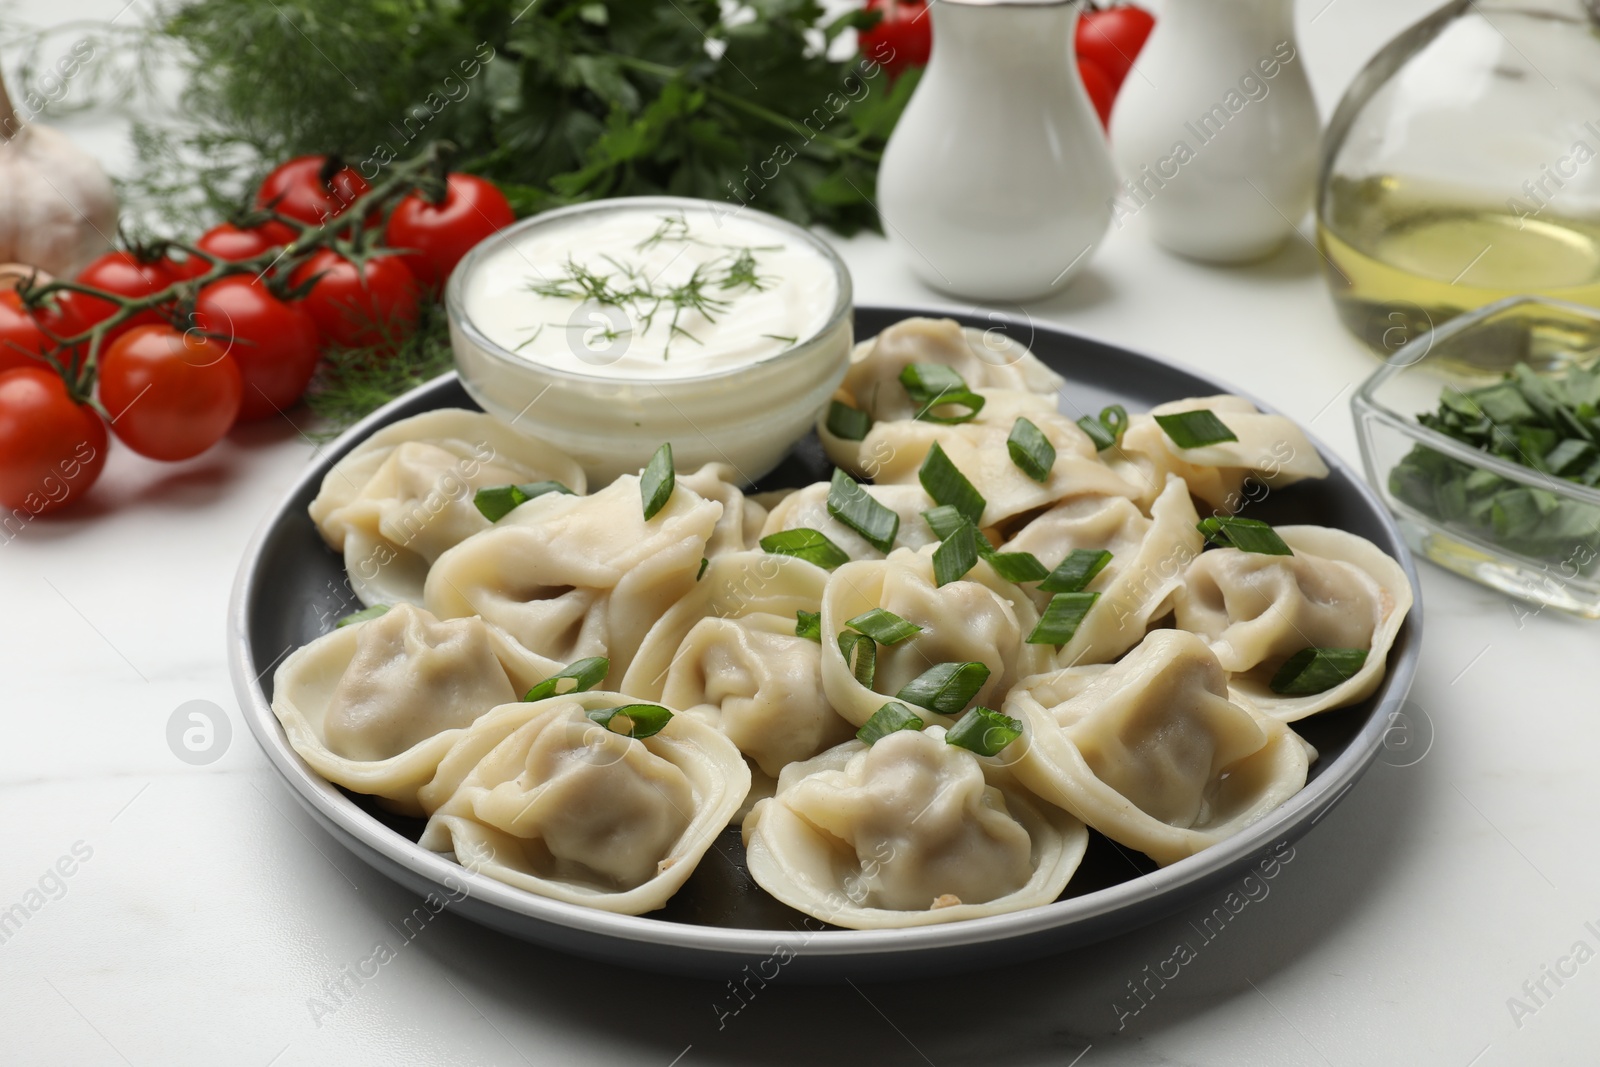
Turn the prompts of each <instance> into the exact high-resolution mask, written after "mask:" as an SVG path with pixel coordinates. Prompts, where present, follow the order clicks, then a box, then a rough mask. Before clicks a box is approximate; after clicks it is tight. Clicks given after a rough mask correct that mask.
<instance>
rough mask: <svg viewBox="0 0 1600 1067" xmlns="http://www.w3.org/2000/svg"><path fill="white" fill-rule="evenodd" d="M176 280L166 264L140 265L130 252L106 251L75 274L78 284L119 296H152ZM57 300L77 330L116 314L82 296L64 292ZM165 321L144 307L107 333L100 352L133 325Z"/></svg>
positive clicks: (94, 299)
mask: <svg viewBox="0 0 1600 1067" xmlns="http://www.w3.org/2000/svg"><path fill="white" fill-rule="evenodd" d="M178 280H179V279H178V278H176V277H174V276H173V274H172V271H171V269H170V267H169V265H168V264H167V263H166V261H164V260H158V261H156V262H154V263H145V262H141V261H140V260H139V258H138V257H137V256H135V255H134V254H133V253H132V252H107V253H106V254H105V255H103V256H101V257H100V258H99V259H97V260H95V261H94V262H93V263H90V264H89V265H88V266H87V267H85V268H83V270H82V271H81V272H79V274H78V281H80V282H82V283H83V284H84V285H92V286H94V287H95V288H96V289H104V290H105V291H106V292H108V293H116V294H118V295H119V296H131V297H143V296H149V295H150V294H152V293H159V292H160V291H161V290H163V289H165V288H166V287H167V286H169V285H171V284H172V283H173V282H175V281H178ZM61 299H62V303H64V304H66V305H68V307H69V309H70V311H71V313H72V314H73V315H75V316H76V317H77V320H78V321H79V322H80V323H82V326H81V327H80V329H85V330H87V329H88V328H89V327H91V326H93V325H94V324H95V323H97V322H100V321H102V320H104V319H109V318H110V317H111V316H112V315H114V314H116V312H117V305H115V304H113V303H112V302H111V301H109V300H101V299H100V298H99V297H96V296H85V295H84V294H83V293H67V294H66V295H65V296H63V297H62V298H61ZM165 321H166V320H165V319H163V318H162V317H161V312H160V311H158V310H157V309H155V308H147V309H146V310H144V311H141V312H139V313H138V314H137V315H135V316H134V317H133V318H131V319H129V320H128V321H127V322H124V323H122V324H121V325H120V326H118V327H117V328H116V329H114V330H112V331H111V332H110V333H109V334H107V335H106V339H105V340H104V341H102V342H101V349H100V350H101V351H102V352H104V351H105V346H106V345H108V344H109V343H110V342H112V341H114V340H115V339H116V338H118V337H121V336H122V335H123V334H125V333H127V332H128V331H129V330H131V329H133V328H134V327H135V326H155V325H159V324H161V323H163V322H165Z"/></svg>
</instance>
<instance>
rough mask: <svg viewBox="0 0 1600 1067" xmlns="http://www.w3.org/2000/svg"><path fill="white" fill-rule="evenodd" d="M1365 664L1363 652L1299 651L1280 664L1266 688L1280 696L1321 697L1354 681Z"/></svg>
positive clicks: (1360, 650)
mask: <svg viewBox="0 0 1600 1067" xmlns="http://www.w3.org/2000/svg"><path fill="white" fill-rule="evenodd" d="M1366 662H1367V650H1366V649H1364V648H1302V649H1301V650H1300V651H1299V652H1296V653H1295V654H1294V655H1292V656H1290V657H1289V658H1288V659H1286V660H1284V661H1283V666H1282V667H1279V668H1278V673H1276V674H1274V675H1273V676H1272V681H1270V682H1268V683H1267V685H1268V686H1269V687H1270V688H1271V689H1272V691H1273V692H1274V693H1277V694H1279V695H1280V696H1291V697H1304V696H1311V695H1313V694H1315V693H1325V692H1327V691H1328V690H1329V689H1332V688H1333V687H1334V686H1336V685H1339V684H1340V683H1342V682H1346V681H1349V680H1350V679H1351V678H1354V677H1355V675H1356V672H1357V671H1359V670H1360V669H1361V667H1362V665H1363V664H1365V663H1366Z"/></svg>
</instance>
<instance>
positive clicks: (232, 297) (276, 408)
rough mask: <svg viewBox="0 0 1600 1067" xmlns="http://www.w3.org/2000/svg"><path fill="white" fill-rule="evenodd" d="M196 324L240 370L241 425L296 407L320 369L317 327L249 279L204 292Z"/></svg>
mask: <svg viewBox="0 0 1600 1067" xmlns="http://www.w3.org/2000/svg"><path fill="white" fill-rule="evenodd" d="M194 312H195V318H194V322H195V325H196V326H198V327H199V328H200V329H202V330H204V331H205V332H206V333H209V334H212V335H214V337H213V339H214V340H216V341H217V343H219V344H221V345H222V346H223V347H224V348H225V349H226V350H227V352H228V354H229V355H230V356H231V357H233V361H234V362H235V363H236V364H238V366H239V374H240V375H241V376H242V378H243V381H244V398H243V400H242V401H241V402H240V404H239V421H240V422H251V421H253V420H256V419H265V418H268V417H270V416H272V415H276V414H278V413H279V412H280V411H283V410H285V409H287V408H291V407H294V405H295V404H296V403H297V402H298V401H299V400H300V396H301V394H303V393H304V392H305V391H306V385H307V383H309V382H310V381H311V374H312V372H313V371H315V370H316V369H317V325H316V323H314V322H312V321H311V316H310V315H309V314H307V313H306V311H305V310H304V309H303V308H301V307H300V306H299V305H298V304H286V303H284V302H283V301H282V300H279V299H278V298H277V297H275V296H273V295H272V294H271V293H269V292H268V291H267V290H266V288H265V287H264V286H262V285H261V284H260V283H259V282H253V281H251V280H250V279H249V278H245V277H237V278H223V279H222V280H221V281H215V282H212V283H211V284H210V285H207V286H206V287H205V288H204V289H202V290H200V295H199V296H197V297H196V298H195V302H194Z"/></svg>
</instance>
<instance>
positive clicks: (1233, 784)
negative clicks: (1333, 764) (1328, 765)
mask: <svg viewBox="0 0 1600 1067" xmlns="http://www.w3.org/2000/svg"><path fill="white" fill-rule="evenodd" d="M1004 711H1005V713H1006V714H1007V715H1010V716H1012V717H1014V718H1018V719H1021V720H1022V722H1023V724H1024V727H1025V730H1024V736H1023V738H1022V740H1019V741H1016V742H1013V744H1012V747H1013V748H1014V747H1016V746H1018V745H1021V746H1023V749H1022V751H1021V753H1019V754H1018V755H1017V756H1016V757H1015V758H1014V759H1013V760H1012V762H1011V764H1010V767H1011V770H1012V772H1013V773H1014V774H1015V775H1016V776H1017V778H1018V779H1019V780H1020V781H1021V782H1022V783H1023V784H1024V785H1026V786H1027V787H1028V788H1030V789H1032V790H1033V791H1034V792H1035V793H1037V794H1039V796H1041V797H1043V798H1044V799H1046V800H1048V801H1049V802H1050V803H1052V804H1057V805H1060V806H1061V807H1063V808H1065V809H1066V810H1068V811H1070V812H1072V813H1073V814H1074V815H1076V816H1078V817H1079V818H1080V819H1082V820H1083V821H1084V822H1086V823H1088V824H1089V825H1090V826H1092V827H1093V828H1094V829H1096V830H1099V831H1100V832H1101V833H1103V834H1105V835H1106V836H1107V837H1109V838H1111V839H1112V840H1113V841H1116V842H1117V843H1119V844H1123V845H1127V846H1128V847H1129V848H1136V849H1138V850H1139V851H1140V852H1143V853H1145V854H1146V855H1148V856H1149V857H1150V858H1151V859H1153V860H1155V861H1156V862H1157V863H1160V864H1168V863H1173V862H1176V861H1177V860H1180V859H1183V858H1184V857H1185V856H1190V855H1193V854H1194V853H1196V852H1199V851H1200V850H1201V849H1203V848H1207V847H1208V846H1210V845H1214V844H1216V843H1217V842H1218V841H1221V840H1223V839H1224V838H1227V837H1230V836H1232V835H1233V834H1236V833H1238V832H1239V831H1240V830H1242V829H1244V828H1245V827H1246V826H1249V825H1250V824H1251V823H1253V822H1255V821H1256V820H1257V819H1260V818H1261V817H1262V816H1264V815H1266V814H1267V813H1268V812H1270V811H1272V810H1273V809H1274V808H1276V807H1278V806H1279V805H1280V804H1282V803H1283V802H1284V801H1285V800H1287V799H1289V798H1290V797H1291V796H1293V795H1294V794H1295V793H1297V792H1298V791H1299V790H1300V788H1301V787H1302V786H1304V785H1305V783H1306V770H1307V761H1308V751H1307V750H1308V746H1306V745H1304V743H1303V742H1302V741H1301V740H1300V739H1299V738H1298V737H1296V736H1295V734H1294V732H1293V731H1291V730H1290V729H1289V728H1288V727H1287V726H1285V725H1283V724H1282V723H1280V722H1278V721H1277V720H1275V719H1271V718H1268V717H1267V716H1265V715H1262V714H1260V713H1259V712H1256V711H1253V710H1251V709H1249V708H1247V707H1244V706H1241V705H1240V704H1238V703H1234V702H1232V701H1230V700H1229V699H1228V683H1227V678H1226V676H1225V675H1224V674H1223V671H1222V666H1221V664H1219V663H1218V662H1217V658H1216V657H1215V656H1214V655H1212V654H1211V651H1210V650H1209V649H1208V648H1206V644H1205V642H1204V641H1202V640H1201V639H1200V638H1198V637H1196V636H1195V635H1194V634H1190V633H1185V632H1184V631H1182V630H1155V631H1152V632H1151V633H1150V634H1149V636H1147V637H1146V638H1145V639H1144V641H1142V642H1141V643H1140V644H1139V646H1138V647H1137V648H1135V649H1134V650H1133V651H1132V652H1130V653H1128V655H1127V656H1126V657H1124V658H1123V659H1122V660H1121V661H1119V662H1118V663H1116V664H1114V665H1110V666H1107V665H1103V664H1102V665H1098V666H1092V667H1069V668H1066V669H1064V670H1059V671H1055V672H1053V673H1050V674H1044V675H1039V676H1038V677H1034V678H1028V679H1025V680H1024V681H1023V682H1022V684H1021V685H1019V686H1017V687H1016V688H1015V689H1013V690H1012V691H1011V693H1010V695H1009V696H1008V697H1007V698H1006V701H1005V707H1004ZM1007 751H1008V753H1009V749H1008V750H1007Z"/></svg>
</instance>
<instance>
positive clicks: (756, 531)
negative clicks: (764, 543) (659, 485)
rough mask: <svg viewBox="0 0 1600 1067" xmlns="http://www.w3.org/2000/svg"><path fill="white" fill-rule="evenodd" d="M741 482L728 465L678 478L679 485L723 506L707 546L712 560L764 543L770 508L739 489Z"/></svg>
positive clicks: (736, 473)
mask: <svg viewBox="0 0 1600 1067" xmlns="http://www.w3.org/2000/svg"><path fill="white" fill-rule="evenodd" d="M741 481H742V479H741V478H740V477H739V474H738V472H737V471H735V470H734V469H733V467H731V466H729V465H728V464H726V463H707V464H706V465H705V466H703V467H701V468H700V469H699V470H697V471H695V472H694V473H693V474H680V475H678V484H679V485H686V486H688V487H689V488H690V489H692V490H694V491H695V492H696V493H698V494H700V495H701V496H703V497H705V498H706V499H707V500H715V501H716V502H717V503H719V504H721V505H722V517H721V518H720V519H718V520H717V525H716V529H715V530H713V531H712V534H711V540H710V541H708V542H707V543H706V556H707V557H708V558H711V559H715V558H716V557H718V556H720V555H723V554H724V553H727V552H743V551H745V550H746V549H753V548H755V547H756V544H757V542H759V541H760V540H761V527H762V525H763V524H764V523H765V522H766V521H767V509H766V508H764V507H762V506H761V505H760V504H758V503H757V502H756V501H754V500H752V499H750V497H748V496H746V495H745V493H744V491H743V490H742V489H740V488H739V485H740V482H741Z"/></svg>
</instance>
